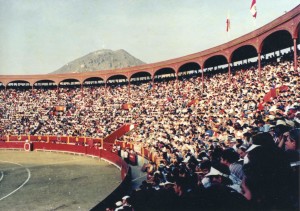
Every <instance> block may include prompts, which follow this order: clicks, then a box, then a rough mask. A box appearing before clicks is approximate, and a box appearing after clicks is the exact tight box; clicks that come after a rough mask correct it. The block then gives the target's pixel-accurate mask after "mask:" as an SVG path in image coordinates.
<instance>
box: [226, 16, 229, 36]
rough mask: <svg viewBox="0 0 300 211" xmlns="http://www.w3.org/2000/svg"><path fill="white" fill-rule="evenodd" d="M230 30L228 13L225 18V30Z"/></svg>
mask: <svg viewBox="0 0 300 211" xmlns="http://www.w3.org/2000/svg"><path fill="white" fill-rule="evenodd" d="M229 30H230V19H229V15H227V18H226V31H227V32H229Z"/></svg>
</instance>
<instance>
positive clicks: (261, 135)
mask: <svg viewBox="0 0 300 211" xmlns="http://www.w3.org/2000/svg"><path fill="white" fill-rule="evenodd" d="M299 30H300V6H299V5H298V6H297V7H296V8H294V9H293V10H291V11H289V12H287V13H286V14H284V15H283V16H280V17H278V18H277V19H276V20H274V21H272V22H270V23H269V24H267V25H265V26H264V27H262V28H259V29H257V30H255V31H253V32H251V33H249V34H246V35H244V36H242V37H240V38H238V39H235V40H232V41H230V42H228V43H225V44H223V45H220V46H217V47H215V48H211V49H207V50H205V51H202V52H199V53H196V54H192V55H187V56H183V57H180V58H177V59H172V60H168V61H163V62H159V63H154V64H149V65H143V66H138V67H132V68H126V69H119V70H107V71H96V72H85V73H72V74H53V75H5V76H4V75H1V76H0V82H1V90H0V95H1V102H0V106H1V107H0V109H1V113H0V114H1V122H0V123H1V142H0V148H2V150H1V151H0V164H1V169H0V171H1V172H0V173H1V175H0V176H1V181H0V187H1V195H0V200H1V201H0V208H1V209H2V206H3V210H6V209H7V210H20V209H21V210H23V209H25V210H79V209H82V210H89V209H91V210H104V209H107V210H119V209H118V208H120V210H121V206H122V207H123V208H125V207H127V209H129V210H132V208H134V210H199V209H203V210H205V209H208V210H220V209H228V210H229V209H234V210H264V209H266V210H268V209H276V210H298V209H299V188H298V187H299V160H300V159H299V139H300V132H299V127H300V86H299V81H300V80H299V79H300V78H299V77H300V76H299V72H300V69H299V65H298V63H299ZM254 57H255V59H254V61H253V60H252V59H253V58H254ZM237 63H239V64H237ZM11 149H14V150H17V151H11ZM57 152H65V154H64V153H57ZM148 161H149V163H148ZM144 163H147V164H148V165H144V166H143V168H142V170H143V171H144V172H146V173H147V177H146V178H144V177H143V175H142V176H141V177H140V178H142V179H143V182H142V183H141V184H140V186H138V189H139V190H136V191H131V190H130V185H129V183H130V180H132V178H131V173H130V172H131V168H130V167H132V168H133V166H138V168H140V167H142V164H144ZM11 174H13V175H14V176H13V177H10V176H9V175H11ZM282 178H285V180H284V181H283V180H282ZM102 179H104V181H103V180H102ZM138 179H139V178H138ZM133 180H134V179H133ZM104 185H105V187H104ZM257 187H259V189H258V188H257ZM46 193H47V194H48V195H46ZM44 194H45V195H44ZM125 195H128V196H127V197H125V198H123V196H125ZM50 196H51V197H50ZM52 196H53V198H52ZM122 198H123V199H122ZM16 199H17V202H16Z"/></svg>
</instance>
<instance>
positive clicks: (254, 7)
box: [250, 0, 257, 18]
mask: <svg viewBox="0 0 300 211" xmlns="http://www.w3.org/2000/svg"><path fill="white" fill-rule="evenodd" d="M250 12H251V14H252V16H253V17H254V18H256V15H257V10H256V0H252V3H251V7H250Z"/></svg>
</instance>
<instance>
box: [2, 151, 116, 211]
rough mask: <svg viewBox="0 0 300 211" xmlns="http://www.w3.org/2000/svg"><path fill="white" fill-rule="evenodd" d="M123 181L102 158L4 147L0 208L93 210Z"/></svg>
mask: <svg viewBox="0 0 300 211" xmlns="http://www.w3.org/2000/svg"><path fill="white" fill-rule="evenodd" d="M120 182H121V176H120V171H119V169H117V168H116V167H115V166H113V165H111V164H109V163H107V162H104V161H100V160H99V159H98V158H91V157H85V156H80V155H72V154H62V153H55V152H25V151H3V150H0V210H18V211H19V210H89V209H91V208H92V207H94V206H95V205H96V204H97V203H99V202H100V201H102V200H103V199H104V198H106V196H108V195H109V194H110V193H111V192H112V191H113V190H114V189H115V188H117V186H118V185H119V184H120Z"/></svg>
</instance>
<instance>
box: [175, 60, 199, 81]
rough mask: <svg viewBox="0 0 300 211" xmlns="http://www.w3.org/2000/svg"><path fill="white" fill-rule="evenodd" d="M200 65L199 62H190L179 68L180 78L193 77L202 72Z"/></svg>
mask: <svg viewBox="0 0 300 211" xmlns="http://www.w3.org/2000/svg"><path fill="white" fill-rule="evenodd" d="M200 69H201V67H200V65H199V64H198V63H197V62H188V63H185V64H183V65H181V66H180V67H179V69H178V79H184V78H191V77H193V76H198V75H199V74H200Z"/></svg>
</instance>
